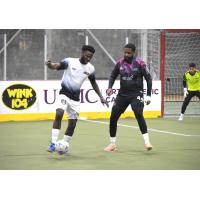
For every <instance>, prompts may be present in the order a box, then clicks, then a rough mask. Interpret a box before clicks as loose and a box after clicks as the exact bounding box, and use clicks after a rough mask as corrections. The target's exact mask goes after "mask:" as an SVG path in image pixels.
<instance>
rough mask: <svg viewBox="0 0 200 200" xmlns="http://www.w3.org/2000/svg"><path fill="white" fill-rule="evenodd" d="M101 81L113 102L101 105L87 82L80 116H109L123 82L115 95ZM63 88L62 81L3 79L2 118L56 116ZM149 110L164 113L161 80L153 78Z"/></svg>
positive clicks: (151, 113) (152, 113)
mask: <svg viewBox="0 0 200 200" xmlns="http://www.w3.org/2000/svg"><path fill="white" fill-rule="evenodd" d="M97 83H98V85H99V88H100V90H101V92H102V94H103V96H104V98H106V99H107V101H108V102H109V108H107V107H106V106H103V105H102V104H101V102H100V100H99V97H98V95H97V94H96V93H95V91H94V90H93V89H92V86H91V84H90V82H89V81H85V82H84V84H83V85H82V88H81V94H80V102H81V106H80V108H81V113H80V116H82V117H86V118H108V117H109V116H110V111H111V108H112V105H113V103H114V101H115V98H116V95H117V93H118V90H119V84H120V83H119V81H116V82H115V84H114V86H113V90H114V94H113V95H111V96H107V95H106V90H107V86H108V81H107V80H98V81H97ZM144 86H145V88H144V94H145V93H146V82H144ZM60 88H61V85H60V81H1V82H0V94H1V99H0V121H9V120H17V119H18V118H19V120H23V119H24V120H26V118H23V117H19V116H28V118H27V119H30V120H39V119H53V118H54V113H55V110H56V108H57V104H56V100H57V98H58V95H59V90H60ZM128 113H132V112H131V108H130V106H129V107H128V108H127V110H126V113H125V116H126V114H128ZM145 113H149V117H158V116H160V114H161V82H160V81H153V87H152V97H151V104H150V105H148V106H145V107H144V114H145ZM31 114H32V116H31ZM127 116H129V115H127Z"/></svg>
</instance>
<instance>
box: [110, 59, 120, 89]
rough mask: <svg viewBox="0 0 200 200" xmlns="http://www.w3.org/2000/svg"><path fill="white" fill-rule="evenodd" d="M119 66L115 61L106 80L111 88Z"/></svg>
mask: <svg viewBox="0 0 200 200" xmlns="http://www.w3.org/2000/svg"><path fill="white" fill-rule="evenodd" d="M119 68H120V62H117V64H116V65H115V67H114V69H113V70H112V72H111V74H110V78H109V82H108V88H112V86H113V84H114V82H115V80H116V78H117V76H118V75H119Z"/></svg>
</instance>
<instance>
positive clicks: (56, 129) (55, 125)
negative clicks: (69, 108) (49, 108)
mask: <svg viewBox="0 0 200 200" xmlns="http://www.w3.org/2000/svg"><path fill="white" fill-rule="evenodd" d="M63 114H64V110H63V109H60V108H58V109H56V117H55V120H54V122H53V128H52V131H51V141H50V145H49V148H48V150H47V151H48V152H51V153H52V152H54V151H55V149H56V148H55V143H56V141H57V139H58V136H59V132H60V128H61V121H62V118H63Z"/></svg>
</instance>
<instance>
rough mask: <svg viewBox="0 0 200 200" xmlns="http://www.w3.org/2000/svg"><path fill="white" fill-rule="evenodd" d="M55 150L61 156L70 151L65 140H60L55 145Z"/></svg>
mask: <svg viewBox="0 0 200 200" xmlns="http://www.w3.org/2000/svg"><path fill="white" fill-rule="evenodd" d="M55 148H56V151H57V152H58V153H60V154H64V153H67V152H68V151H69V143H68V142H66V141H64V140H58V141H57V142H56V144H55Z"/></svg>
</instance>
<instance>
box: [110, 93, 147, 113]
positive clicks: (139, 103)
mask: <svg viewBox="0 0 200 200" xmlns="http://www.w3.org/2000/svg"><path fill="white" fill-rule="evenodd" d="M129 105H131V108H132V110H133V111H134V112H135V111H136V110H137V111H138V110H139V111H141V112H143V109H144V99H143V94H142V93H139V94H137V95H134V96H121V95H117V98H116V99H115V103H114V105H113V107H114V108H115V109H117V110H118V111H120V113H124V112H125V110H126V109H127V107H128V106H129Z"/></svg>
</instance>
